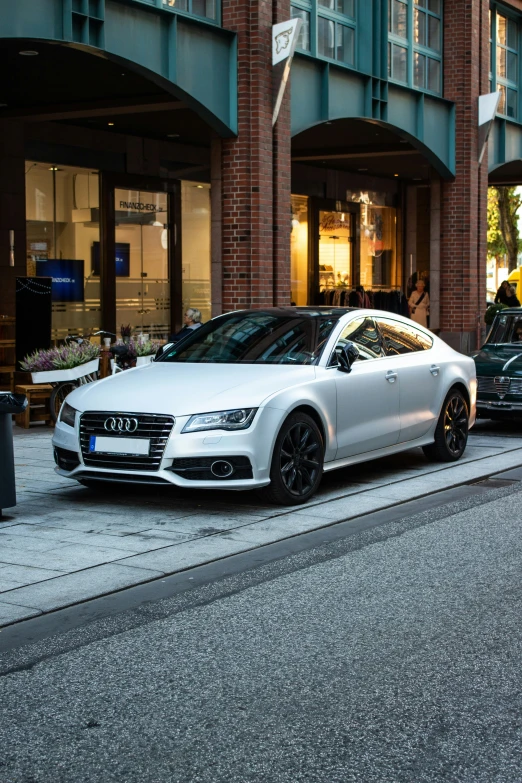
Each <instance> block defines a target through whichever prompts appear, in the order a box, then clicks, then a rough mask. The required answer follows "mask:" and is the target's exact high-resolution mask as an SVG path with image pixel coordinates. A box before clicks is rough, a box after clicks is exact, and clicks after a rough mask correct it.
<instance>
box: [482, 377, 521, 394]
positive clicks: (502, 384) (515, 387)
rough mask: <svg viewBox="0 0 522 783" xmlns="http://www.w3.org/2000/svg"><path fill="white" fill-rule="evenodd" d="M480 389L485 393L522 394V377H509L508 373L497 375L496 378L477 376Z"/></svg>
mask: <svg viewBox="0 0 522 783" xmlns="http://www.w3.org/2000/svg"><path fill="white" fill-rule="evenodd" d="M477 381H478V391H479V393H480V392H483V393H484V394H498V396H499V397H501V398H502V397H505V396H506V394H522V378H509V377H508V376H507V375H497V376H496V377H495V378H492V377H487V376H480V375H479V377H478V378H477Z"/></svg>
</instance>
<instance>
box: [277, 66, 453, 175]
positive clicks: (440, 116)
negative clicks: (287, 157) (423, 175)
mask: <svg viewBox="0 0 522 783" xmlns="http://www.w3.org/2000/svg"><path fill="white" fill-rule="evenodd" d="M343 119H353V120H363V121H367V122H370V123H372V124H374V125H379V126H381V127H382V128H384V129H387V130H389V131H390V130H393V131H395V132H396V134H397V136H398V137H400V138H402V139H404V140H405V141H406V142H408V143H409V144H410V145H411V147H412V148H414V149H415V150H417V151H418V152H419V153H420V154H421V155H422V156H423V157H424V158H425V159H426V160H427V161H428V162H429V163H430V164H431V165H432V166H433V167H434V168H435V169H436V170H437V171H438V172H439V174H440V175H441V176H442V177H444V178H445V179H452V178H453V177H454V176H455V107H454V104H453V103H452V102H451V101H446V100H444V99H442V98H437V97H436V96H432V95H428V94H426V93H423V92H420V91H418V90H413V89H410V88H408V87H401V86H399V85H395V84H392V83H390V82H388V81H387V80H385V79H379V78H376V77H372V76H369V75H367V74H363V73H360V72H357V71H355V70H351V69H349V68H346V67H339V66H336V65H334V64H331V63H326V62H324V61H320V60H316V59H314V58H311V57H305V56H296V58H295V60H294V64H293V70H292V136H294V137H295V136H297V135H298V134H301V133H303V132H305V131H308V130H309V129H310V128H313V127H314V126H317V125H320V124H322V123H329V122H333V121H336V120H343ZM361 144H364V137H362V138H361Z"/></svg>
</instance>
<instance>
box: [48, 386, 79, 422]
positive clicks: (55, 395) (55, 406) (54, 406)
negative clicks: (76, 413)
mask: <svg viewBox="0 0 522 783" xmlns="http://www.w3.org/2000/svg"><path fill="white" fill-rule="evenodd" d="M76 388H77V384H76V381H64V382H63V383H59V384H58V385H57V386H55V387H54V389H53V390H52V392H51V399H50V400H49V407H50V411H51V418H52V420H53V421H54V423H55V424H56V422H57V421H58V416H59V414H60V408H61V407H62V403H63V401H64V400H65V398H66V397H67V395H68V394H70V393H71V392H72V391H74V390H75V389H76Z"/></svg>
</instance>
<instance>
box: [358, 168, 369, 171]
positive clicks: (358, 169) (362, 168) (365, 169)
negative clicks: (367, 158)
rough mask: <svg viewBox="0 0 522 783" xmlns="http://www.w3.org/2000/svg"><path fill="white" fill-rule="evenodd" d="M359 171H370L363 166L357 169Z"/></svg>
mask: <svg viewBox="0 0 522 783" xmlns="http://www.w3.org/2000/svg"><path fill="white" fill-rule="evenodd" d="M357 171H368V169H363V168H361V169H357Z"/></svg>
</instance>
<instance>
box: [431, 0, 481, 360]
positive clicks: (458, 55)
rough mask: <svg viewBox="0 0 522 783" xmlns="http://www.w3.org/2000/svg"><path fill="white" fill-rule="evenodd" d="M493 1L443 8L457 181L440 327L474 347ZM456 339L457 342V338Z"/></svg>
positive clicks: (446, 201) (447, 187)
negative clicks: (482, 106) (481, 139)
mask: <svg viewBox="0 0 522 783" xmlns="http://www.w3.org/2000/svg"><path fill="white" fill-rule="evenodd" d="M488 10H489V3H488V0H452V2H449V3H445V7H444V97H446V98H448V99H450V100H452V101H455V104H456V149H455V153H456V179H455V181H454V182H445V183H444V185H443V188H442V205H441V206H442V214H441V218H442V221H441V328H442V331H443V332H446V333H452V332H453V333H455V341H454V342H455V344H456V345H459V339H460V337H459V335H466V334H467V335H468V341H467V342H466V339H464V341H463V342H460V346H461V347H462V348H467V347H468V348H471V347H473V345H474V335H475V333H476V329H477V322H478V321H481V320H482V317H483V312H484V309H485V300H486V278H485V275H486V230H487V224H486V199H487V171H488V169H487V166H488V163H487V154H485V155H484V158H483V160H482V164H481V166H479V165H478V155H479V151H478V96H479V95H480V94H482V93H486V92H488V69H489V51H488V49H489V30H488ZM452 342H453V341H452Z"/></svg>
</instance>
